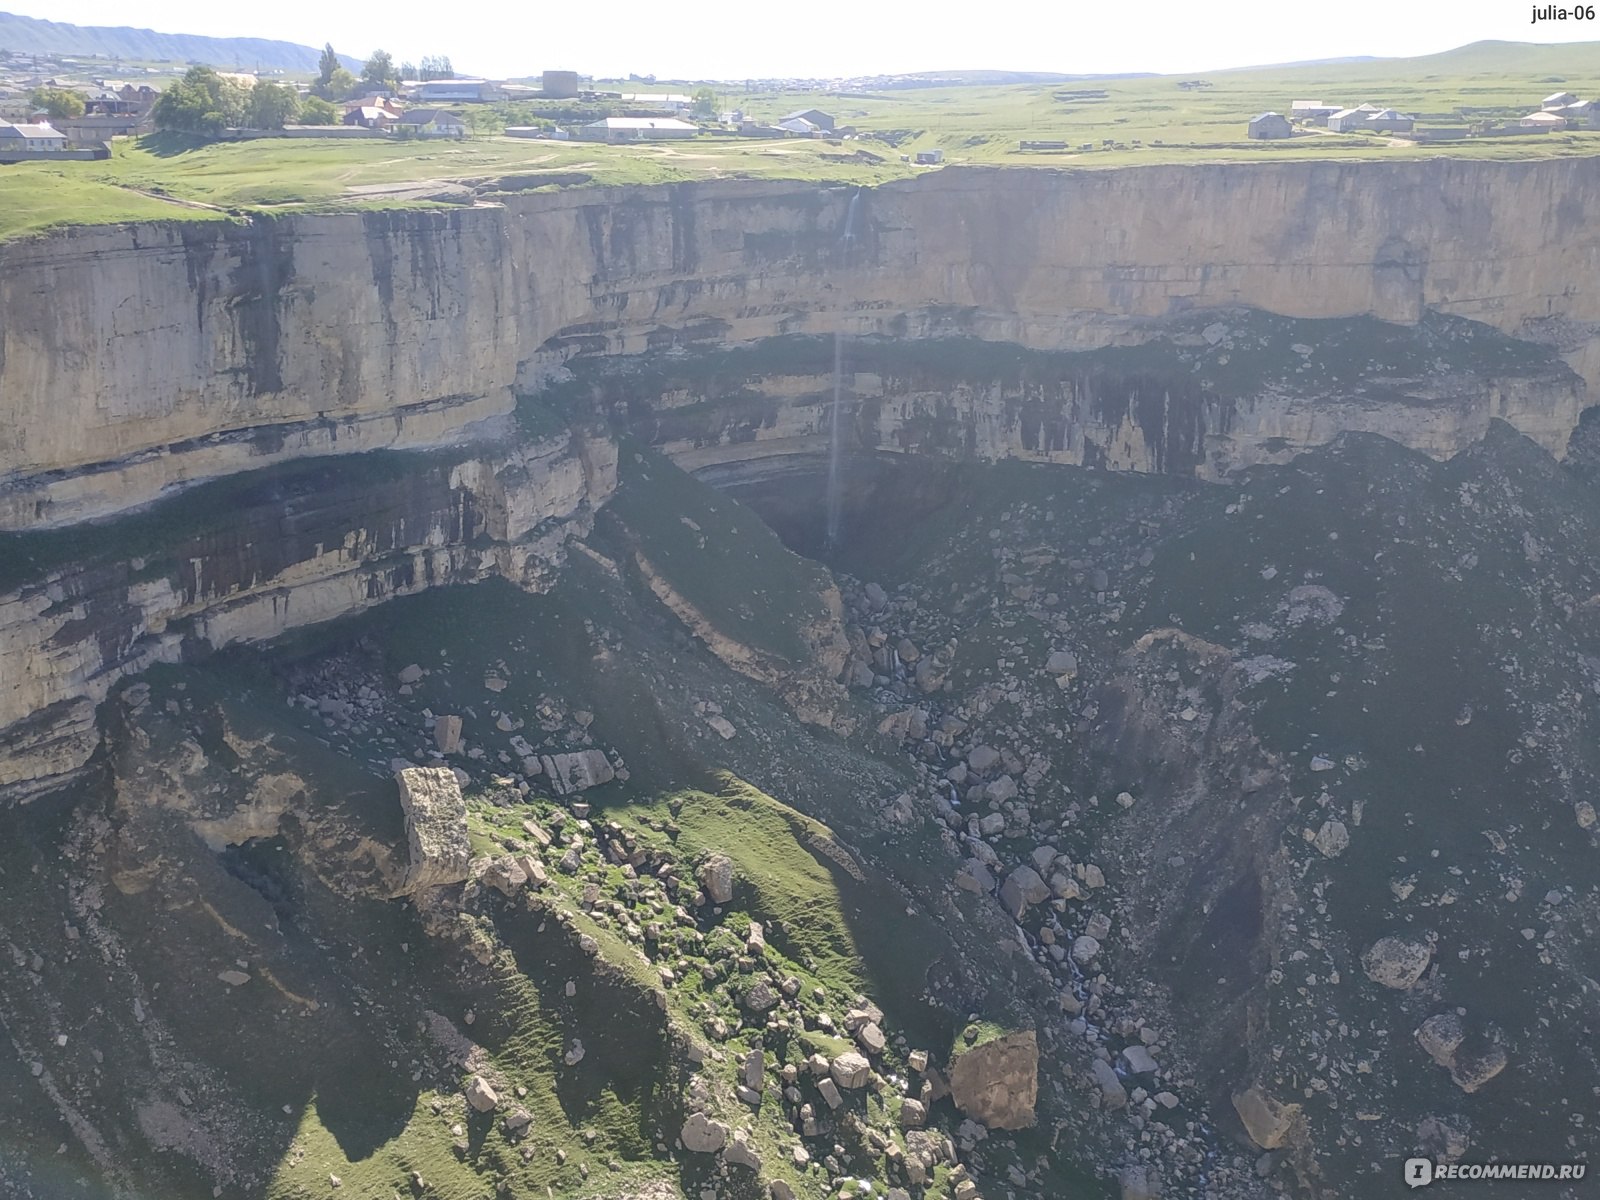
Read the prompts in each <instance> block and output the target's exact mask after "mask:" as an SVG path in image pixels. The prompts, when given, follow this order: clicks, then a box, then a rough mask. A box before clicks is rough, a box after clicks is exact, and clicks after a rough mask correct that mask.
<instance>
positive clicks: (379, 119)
mask: <svg viewBox="0 0 1600 1200" xmlns="http://www.w3.org/2000/svg"><path fill="white" fill-rule="evenodd" d="M399 120H400V117H399V114H397V113H393V112H390V111H389V110H388V109H387V108H384V107H383V106H381V105H377V104H357V105H355V106H353V107H352V108H350V109H349V110H348V111H347V112H346V113H345V114H344V123H345V124H346V125H359V126H360V127H361V128H363V129H388V128H390V127H391V126H393V125H394V124H395V123H396V122H397V121H399Z"/></svg>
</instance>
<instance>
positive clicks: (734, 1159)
mask: <svg viewBox="0 0 1600 1200" xmlns="http://www.w3.org/2000/svg"><path fill="white" fill-rule="evenodd" d="M722 1161H723V1162H725V1163H731V1164H733V1165H734V1166H736V1167H749V1168H750V1169H751V1170H752V1171H759V1170H761V1155H759V1154H757V1153H756V1152H755V1150H754V1149H753V1148H752V1147H751V1145H750V1142H749V1135H748V1134H746V1133H745V1132H744V1130H742V1129H741V1130H740V1131H739V1132H738V1133H736V1134H734V1135H733V1141H731V1142H729V1143H728V1146H727V1149H725V1150H723V1152H722Z"/></svg>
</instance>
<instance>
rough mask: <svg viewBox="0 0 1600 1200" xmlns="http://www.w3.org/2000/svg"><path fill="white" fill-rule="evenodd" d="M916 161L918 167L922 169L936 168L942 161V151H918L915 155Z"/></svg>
mask: <svg viewBox="0 0 1600 1200" xmlns="http://www.w3.org/2000/svg"><path fill="white" fill-rule="evenodd" d="M916 161H917V163H918V164H919V165H921V166H924V167H932V166H937V165H938V164H939V163H942V162H943V161H944V151H943V150H918V151H917V154H916Z"/></svg>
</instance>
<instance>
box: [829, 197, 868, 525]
mask: <svg viewBox="0 0 1600 1200" xmlns="http://www.w3.org/2000/svg"><path fill="white" fill-rule="evenodd" d="M860 205H861V193H860V192H859V191H857V192H855V193H853V194H852V195H851V197H850V203H849V205H848V206H847V207H846V208H845V214H844V234H843V236H842V238H841V239H840V241H841V244H842V246H843V249H844V255H843V257H844V265H845V266H847V267H848V266H849V265H850V260H851V256H852V251H853V250H854V249H855V238H856V210H857V209H858V208H859V207H860ZM843 393H844V330H842V329H835V330H834V333H833V408H832V410H831V412H830V413H829V414H828V492H827V508H828V527H827V541H826V546H827V550H828V551H829V553H832V552H833V551H835V550H837V549H838V548H839V532H840V519H841V513H842V509H843V506H844V497H843V491H844V482H843V478H842V470H841V465H840V464H841V459H842V458H843V454H844V448H843V444H842V443H843V436H842V426H843V422H842V420H841V417H840V412H841V410H842V409H843V407H844V403H843Z"/></svg>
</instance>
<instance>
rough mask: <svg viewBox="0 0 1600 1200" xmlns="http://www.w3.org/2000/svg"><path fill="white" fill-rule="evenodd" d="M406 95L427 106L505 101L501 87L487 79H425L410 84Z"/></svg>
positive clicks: (407, 86)
mask: <svg viewBox="0 0 1600 1200" xmlns="http://www.w3.org/2000/svg"><path fill="white" fill-rule="evenodd" d="M406 95H407V97H408V98H409V99H411V100H413V101H416V102H418V103H427V104H458V103H461V102H463V101H465V102H467V103H470V104H487V103H489V102H490V101H493V100H504V99H505V95H504V93H503V92H502V91H501V90H500V86H499V85H498V84H495V83H491V82H490V81H489V80H487V79H424V80H422V81H420V82H418V83H408V84H407V85H406Z"/></svg>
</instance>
